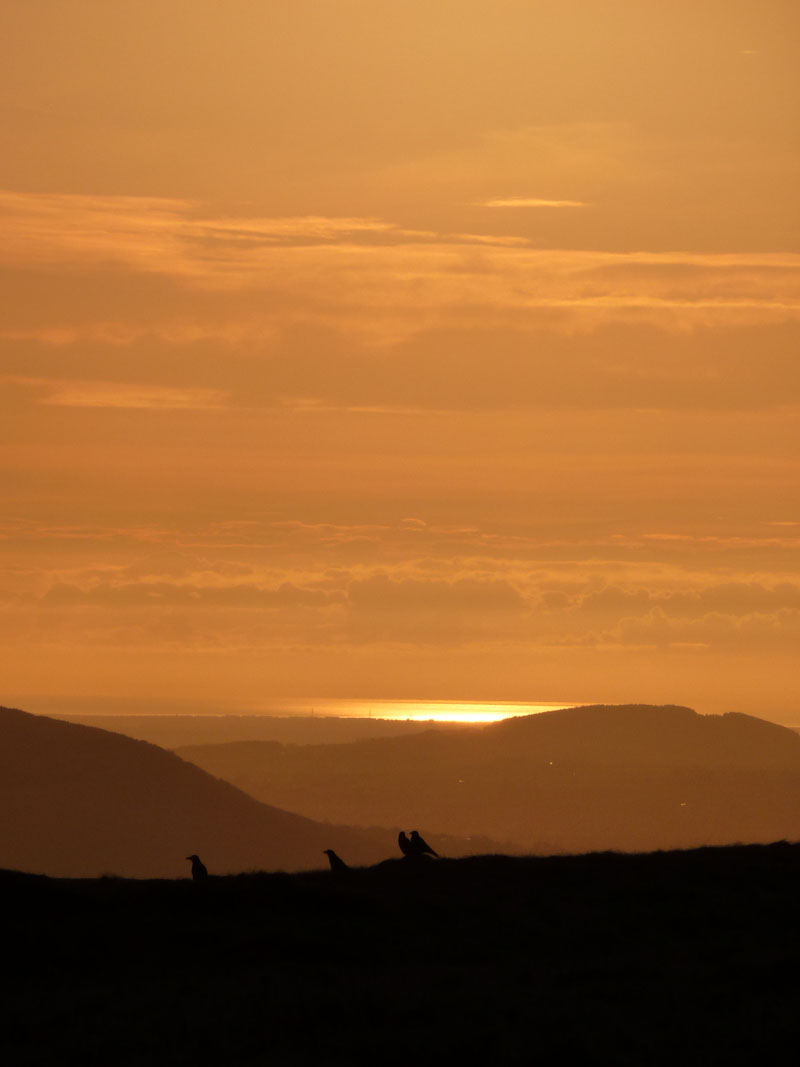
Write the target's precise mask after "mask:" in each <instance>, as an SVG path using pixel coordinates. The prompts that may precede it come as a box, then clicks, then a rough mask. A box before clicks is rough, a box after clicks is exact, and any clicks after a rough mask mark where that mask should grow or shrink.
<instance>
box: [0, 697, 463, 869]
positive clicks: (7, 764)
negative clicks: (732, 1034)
mask: <svg viewBox="0 0 800 1067" xmlns="http://www.w3.org/2000/svg"><path fill="white" fill-rule="evenodd" d="M0 811H2V819H0V867H13V868H17V869H20V870H28V871H36V872H42V873H45V874H51V875H57V876H68V877H69V876H93V875H98V874H103V873H106V872H111V873H115V874H120V875H126V876H131V877H175V876H178V877H186V876H188V874H189V871H188V870H187V864H186V859H185V857H186V856H187V855H192V854H194V853H197V854H198V855H200V856H202V857H203V860H204V862H205V863H206V865H207V866H208V868H209V871H210V873H211V874H212V875H214V874H221V873H225V872H236V871H242V870H252V869H254V868H261V869H285V870H301V869H306V868H314V867H319V866H321V863H322V862H325V861H324V860H321V857H322V851H323V849H325V848H329V847H330V846H331V845H335V846H336V848H337V849H341V852H342V853H343V854H344V855H346V856H347V857H348V859H349V860H350V862H351V863H354V864H364V863H374V862H376V861H377V860H380V859H383V858H385V857H386V856H389V855H392V853H393V851H394V848H395V843H394V833H392V832H391V831H380V830H372V831H365V830H355V829H352V828H348V827H343V826H332V825H329V824H324V823H320V822H315V821H312V820H311V819H309V818H304V817H302V816H300V815H293V814H290V813H289V812H287V811H281V810H278V808H276V807H270V806H267V805H265V804H263V803H260V802H258V801H256V800H254V799H253V798H252V797H250V796H247V795H246V794H245V793H243V792H241V791H240V790H239V789H237V788H235V787H234V786H233V785H231V784H229V783H228V782H224V781H220V780H218V779H216V778H213V777H212V776H211V775H209V774H208V773H206V772H205V771H203V770H201V769H200V768H198V767H196V766H194V765H193V764H191V763H187V762H185V761H184V760H182V759H180V758H179V757H178V756H176V755H174V754H173V753H171V752H167V751H165V750H164V749H161V748H158V747H157V746H155V745H151V744H148V743H147V742H144V741H134V740H132V739H131V738H128V737H124V736H122V735H121V734H115V733H110V732H108V731H106V730H98V729H95V728H92V727H88V726H79V725H76V724H74V723H68V722H63V721H59V720H56V719H49V718H46V717H43V716H38V715H29V714H27V713H26V712H24V711H19V710H17V709H12V708H0ZM395 833H396V831H395ZM459 844H460V845H461V847H460V849H459V847H458V845H459ZM454 847H455V848H456V852H459V851H460V852H461V854H463V853H464V852H466V851H471V849H470V847H469V844H468V843H465V842H460V843H454ZM476 850H477V849H476Z"/></svg>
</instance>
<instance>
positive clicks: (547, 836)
mask: <svg viewBox="0 0 800 1067" xmlns="http://www.w3.org/2000/svg"><path fill="white" fill-rule="evenodd" d="M178 751H179V754H180V755H181V756H183V757H184V758H185V759H187V760H191V761H192V762H194V763H197V764H198V765H199V766H201V767H203V768H204V769H205V770H207V771H209V772H210V773H211V774H214V775H217V776H219V777H221V778H224V779H226V780H228V781H230V782H233V783H234V784H236V785H237V786H238V787H239V788H241V789H242V790H245V791H246V792H248V793H250V794H251V795H252V796H254V797H257V798H258V799H259V800H262V801H264V802H265V803H269V804H275V805H277V806H279V807H281V808H286V809H288V810H290V811H296V812H301V813H302V814H304V815H306V816H308V817H311V818H315V819H321V818H327V819H331V820H333V821H335V822H341V823H347V824H350V825H360V826H370V825H376V824H377V825H385V826H398V825H399V826H408V825H412V826H416V825H419V826H423V827H427V828H428V829H429V831H430V832H431V833H434V832H438V833H447V834H454V835H458V836H463V837H469V836H473V835H483V836H486V837H492V838H494V839H496V840H501V841H507V842H510V843H511V844H512V846H513V847H514V848H515V849H516V850H518V851H529V852H540V853H541V852H548V851H550V852H559V851H566V852H584V851H591V850H596V849H609V848H611V849H624V850H630V851H635V850H645V851H646V850H650V849H659V848H687V847H692V846H696V845H704V844H728V843H733V842H739V841H741V842H751V841H752V842H758V841H764V842H766V841H774V840H779V839H783V838H785V839H790V840H796V839H798V838H800V736H798V735H797V733H796V732H795V731H793V730H790V729H788V728H785V727H781V726H777V725H775V724H774V723H768V722H766V721H764V720H761V719H756V718H754V717H752V716H747V715H739V714H733V713H731V714H728V715H722V716H706V715H698V714H697V713H695V712H694V711H692V710H691V709H689V708H682V707H672V706H664V707H656V706H651V705H619V706H602V705H599V706H592V707H583V708H569V709H565V710H561V711H551V712H545V713H542V714H539V715H533V716H528V717H523V718H517V719H507V720H505V721H504V722H501V723H496V724H492V725H489V726H484V727H470V728H467V729H462V730H458V731H455V730H439V729H430V730H428V731H425V732H423V733H417V734H413V735H408V736H403V737H394V738H382V739H373V740H360V741H353V742H349V743H345V744H327V745H293V744H280V743H278V742H264V741H262V742H257V741H253V742H237V743H230V744H218V745H197V746H186V747H182V748H180V749H179V750H178Z"/></svg>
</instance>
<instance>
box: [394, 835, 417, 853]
mask: <svg viewBox="0 0 800 1067" xmlns="http://www.w3.org/2000/svg"><path fill="white" fill-rule="evenodd" d="M397 843H398V845H399V846H400V851H401V852H402V853H403V855H404V856H413V855H414V847H413V845H412V844H411V842H410V841H409V840H408V838H407V837H406V832H405V830H401V831H400V833H399V834H398V835H397Z"/></svg>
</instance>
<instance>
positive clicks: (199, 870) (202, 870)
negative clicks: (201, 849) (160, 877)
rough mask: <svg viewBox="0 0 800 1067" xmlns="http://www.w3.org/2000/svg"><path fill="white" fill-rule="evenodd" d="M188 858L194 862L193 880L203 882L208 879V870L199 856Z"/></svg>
mask: <svg viewBox="0 0 800 1067" xmlns="http://www.w3.org/2000/svg"><path fill="white" fill-rule="evenodd" d="M186 858H187V860H191V861H192V878H193V879H194V880H195V882H202V880H203V879H204V878H208V869H207V868H206V865H205V863H203V861H202V860H201V859H200V857H199V856H195V855H191V856H187V857H186Z"/></svg>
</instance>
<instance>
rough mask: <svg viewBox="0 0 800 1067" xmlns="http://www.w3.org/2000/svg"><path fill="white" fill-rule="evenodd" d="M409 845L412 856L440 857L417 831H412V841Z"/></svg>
mask: <svg viewBox="0 0 800 1067" xmlns="http://www.w3.org/2000/svg"><path fill="white" fill-rule="evenodd" d="M409 844H410V845H411V854H412V855H413V856H424V855H426V854H427V855H429V856H438V855H439V853H438V852H436V851H435V850H434V849H432V848H431V846H430V845H429V844H428V842H427V841H426V840H425V839H424V838H423V837H420V836H419V832H418V831H417V830H412V831H411V841H410V842H409Z"/></svg>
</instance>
